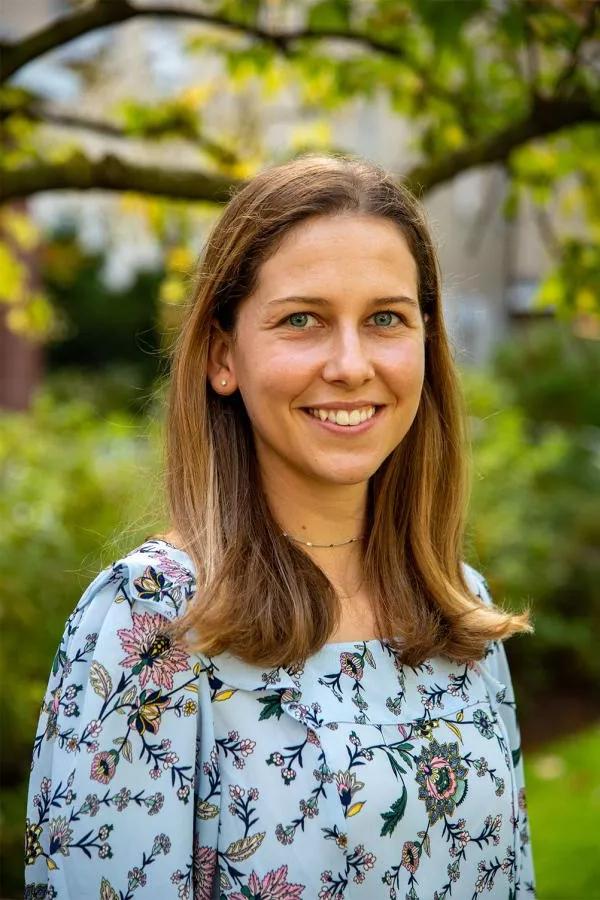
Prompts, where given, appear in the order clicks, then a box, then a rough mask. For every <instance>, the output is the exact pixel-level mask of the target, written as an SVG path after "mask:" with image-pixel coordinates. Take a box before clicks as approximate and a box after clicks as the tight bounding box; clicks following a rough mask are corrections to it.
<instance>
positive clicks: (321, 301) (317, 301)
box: [265, 294, 419, 309]
mask: <svg viewBox="0 0 600 900" xmlns="http://www.w3.org/2000/svg"><path fill="white" fill-rule="evenodd" d="M298 302H300V303H307V304H309V305H310V306H328V305H329V300H327V298H326V297H304V296H298V295H295V294H294V295H292V296H291V297H277V298H276V299H275V300H269V302H268V303H266V304H265V309H272V308H273V307H277V306H283V305H284V304H285V303H298ZM381 303H408V304H410V305H411V306H415V307H418V305H419V303H418V301H417V300H415V299H414V297H408V296H406V295H405V294H400V295H397V296H393V297H376V298H375V299H374V300H371V302H370V304H369V305H370V306H379V305H380V304H381Z"/></svg>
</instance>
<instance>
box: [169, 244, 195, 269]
mask: <svg viewBox="0 0 600 900" xmlns="http://www.w3.org/2000/svg"><path fill="white" fill-rule="evenodd" d="M165 262H166V264H167V268H168V269H173V270H175V271H182V270H184V271H185V270H187V269H189V268H190V267H191V266H193V264H194V257H193V255H192V252H191V250H190V249H189V247H171V248H170V250H169V251H168V252H167V256H166V260H165Z"/></svg>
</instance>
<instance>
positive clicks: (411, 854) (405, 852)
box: [402, 841, 420, 872]
mask: <svg viewBox="0 0 600 900" xmlns="http://www.w3.org/2000/svg"><path fill="white" fill-rule="evenodd" d="M419 862H420V859H419V848H418V847H417V845H416V844H415V843H414V842H413V841H405V842H404V846H403V847H402V865H403V866H404V868H405V869H408V871H409V872H416V871H417V869H418V868H419Z"/></svg>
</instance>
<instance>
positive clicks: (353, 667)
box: [340, 651, 363, 681]
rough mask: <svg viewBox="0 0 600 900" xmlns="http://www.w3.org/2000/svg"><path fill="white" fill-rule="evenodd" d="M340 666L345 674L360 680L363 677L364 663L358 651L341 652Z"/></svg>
mask: <svg viewBox="0 0 600 900" xmlns="http://www.w3.org/2000/svg"><path fill="white" fill-rule="evenodd" d="M340 668H341V670H342V672H343V673H344V675H348V676H349V677H350V678H354V679H356V681H360V680H361V678H362V677H363V663H362V659H361V658H360V656H359V655H358V653H349V652H348V651H344V652H343V653H340Z"/></svg>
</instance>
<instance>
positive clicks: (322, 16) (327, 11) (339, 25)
mask: <svg viewBox="0 0 600 900" xmlns="http://www.w3.org/2000/svg"><path fill="white" fill-rule="evenodd" d="M349 25H350V3H349V2H348V0H322V2H321V3H316V4H315V6H313V7H312V9H311V10H310V12H309V14H308V26H309V28H314V29H316V30H319V29H323V30H329V29H332V30H333V29H346V28H348V27H349Z"/></svg>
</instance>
